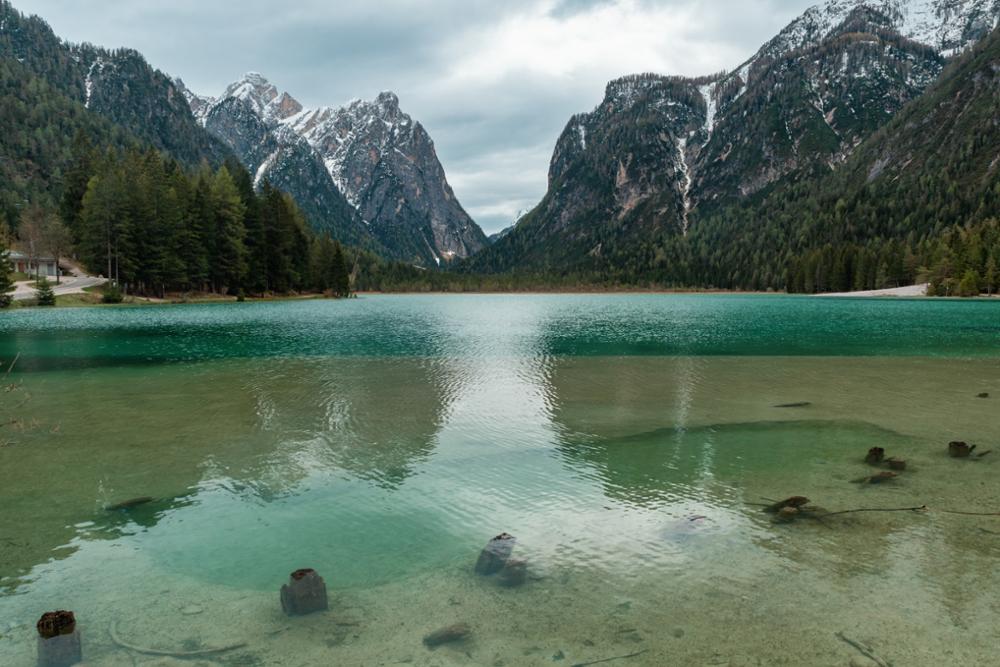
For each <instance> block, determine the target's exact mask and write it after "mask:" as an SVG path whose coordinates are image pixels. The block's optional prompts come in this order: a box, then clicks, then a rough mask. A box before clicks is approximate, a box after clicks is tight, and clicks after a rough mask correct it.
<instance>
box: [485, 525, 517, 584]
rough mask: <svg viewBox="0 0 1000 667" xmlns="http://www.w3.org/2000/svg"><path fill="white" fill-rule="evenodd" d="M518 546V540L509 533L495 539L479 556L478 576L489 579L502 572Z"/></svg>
mask: <svg viewBox="0 0 1000 667" xmlns="http://www.w3.org/2000/svg"><path fill="white" fill-rule="evenodd" d="M516 544H517V538H515V537H514V536H513V535H508V534H507V533H503V534H502V535H497V536H496V537H494V538H493V539H492V540H490V542H489V544H487V545H486V548H485V549H483V550H482V552H480V554H479V560H478V561H476V574H481V575H483V576H486V577H488V576H490V575H494V574H496V573H497V572H499V571H501V570H502V569H503V568H504V566H505V565H506V564H507V561H508V560H509V559H510V555H511V554H512V553H514V545H516Z"/></svg>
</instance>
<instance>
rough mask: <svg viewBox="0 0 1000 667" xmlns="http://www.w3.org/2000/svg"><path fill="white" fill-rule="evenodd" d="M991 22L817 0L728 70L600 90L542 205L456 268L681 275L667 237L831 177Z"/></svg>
mask: <svg viewBox="0 0 1000 667" xmlns="http://www.w3.org/2000/svg"><path fill="white" fill-rule="evenodd" d="M998 17H1000V2H998V1H997V0H910V1H907V0H883V1H881V2H870V1H865V0H830V1H829V2H827V3H825V4H822V5H818V6H816V7H814V8H812V9H810V10H808V11H806V12H805V13H804V14H803V15H802V16H801V17H799V18H798V19H796V20H795V21H793V22H792V23H791V24H790V25H789V26H788V27H786V28H785V29H784V30H782V31H781V32H780V33H779V34H778V35H777V36H776V37H775V38H774V39H772V40H770V41H769V42H768V43H767V44H765V45H764V46H763V47H762V48H761V49H760V50H759V51H758V52H757V53H756V54H755V55H754V56H753V57H752V58H750V59H749V60H748V61H746V62H744V63H742V64H741V65H739V66H738V67H737V68H736V69H734V70H733V71H732V72H727V73H721V74H713V75H709V76H705V77H701V78H685V77H678V76H662V75H658V74H642V75H633V76H628V77H623V78H621V79H618V80H616V81H612V82H611V83H610V84H608V87H607V90H606V92H605V97H604V100H603V102H601V104H600V105H598V107H597V108H596V109H594V111H592V112H590V113H585V114H579V115H577V116H574V117H573V118H572V119H570V121H569V123H568V124H567V125H566V128H565V130H564V131H563V133H562V136H561V137H560V138H559V141H558V142H557V145H556V148H555V152H554V155H553V158H552V161H551V165H550V170H549V188H548V192H547V194H546V195H545V197H544V199H543V200H542V202H541V203H540V204H539V205H538V206H537V207H536V208H535V209H534V210H533V211H531V212H530V213H529V214H528V215H526V216H525V217H523V218H522V219H521V220H520V221H519V222H518V224H517V225H516V226H515V228H514V229H513V230H511V231H510V232H509V233H507V234H506V235H505V236H504V237H503V238H501V239H498V240H497V242H496V243H495V244H494V245H493V246H492V247H491V248H489V249H488V250H487V251H485V252H483V253H481V254H480V255H478V256H476V257H475V258H473V260H472V261H471V262H469V263H468V265H467V269H468V270H470V271H478V272H508V271H526V272H560V273H572V272H577V273H586V272H598V273H607V272H617V273H619V274H628V275H632V276H635V275H639V274H643V273H648V274H658V275H660V276H671V275H673V276H679V275H680V273H679V272H677V273H673V274H671V272H670V271H669V270H668V271H663V267H662V266H657V265H662V263H663V262H664V261H667V259H668V258H667V257H666V254H669V253H666V251H665V248H668V247H674V248H677V246H678V245H679V243H678V241H677V238H685V237H686V236H687V235H689V234H691V235H695V236H696V231H697V228H698V226H699V224H701V221H702V220H704V219H706V218H708V217H711V216H717V215H719V214H720V212H721V211H723V210H725V209H726V208H727V207H731V206H734V205H738V204H739V203H741V202H746V201H749V200H751V199H753V198H754V197H755V196H756V195H758V194H759V193H762V192H765V191H768V190H771V189H774V188H776V187H779V186H780V185H781V184H782V183H787V182H792V181H795V180H797V179H800V178H803V177H804V176H805V175H806V174H809V175H816V174H818V175H820V176H821V175H822V174H824V173H826V172H830V171H833V170H837V169H839V168H840V166H841V165H843V164H844V163H845V162H846V161H847V160H848V158H849V157H850V156H851V155H852V154H853V153H854V152H855V151H856V150H858V148H859V147H860V146H862V145H863V144H864V142H865V140H866V139H868V138H869V137H871V136H872V134H873V133H875V132H876V131H877V130H879V129H880V128H883V127H884V126H886V124H887V123H889V121H890V120H891V119H892V118H893V117H894V116H896V115H897V114H898V113H899V112H900V111H901V110H902V109H903V108H904V107H906V105H907V104H909V103H911V102H913V101H914V100H916V99H918V98H919V97H921V95H922V94H923V93H924V92H925V91H926V90H927V89H928V88H929V87H930V86H931V85H932V84H933V83H934V82H935V81H937V80H938V79H939V77H940V76H941V75H942V72H943V71H944V69H945V67H946V65H947V63H948V61H949V59H950V58H952V59H953V58H956V57H957V56H959V55H960V54H963V53H965V52H966V51H968V50H969V48H970V47H971V46H972V45H974V44H976V43H977V42H978V41H979V40H981V39H982V38H984V37H985V36H987V35H989V34H990V32H991V31H993V30H994V29H995V27H996V25H997V19H998ZM729 224H730V226H731V227H732V228H733V231H734V232H736V231H738V228H739V224H740V222H739V221H738V220H730V222H729ZM715 231H716V232H719V230H718V229H716V230H715ZM719 233H721V232H719ZM714 241H716V242H722V243H725V242H726V239H725V238H722V239H719V238H718V237H716V238H715V239H714ZM773 241H774V242H775V243H776V244H782V243H785V242H786V241H785V240H783V239H773ZM692 250H694V249H693V248H691V247H687V248H684V249H682V250H680V251H679V252H681V253H682V254H685V255H686V257H684V258H678V257H672V258H669V259H670V261H673V262H675V263H678V264H679V263H680V260H682V259H683V260H684V261H696V258H695V260H692V259H691V257H690V252H691V251H692ZM687 275H688V276H689V277H690V276H691V274H690V272H687ZM677 279H678V280H680V279H681V278H679V277H678V278H677ZM698 279H699V280H702V279H704V277H699V278H698Z"/></svg>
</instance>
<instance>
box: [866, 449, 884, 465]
mask: <svg viewBox="0 0 1000 667" xmlns="http://www.w3.org/2000/svg"><path fill="white" fill-rule="evenodd" d="M882 461H885V449H884V448H882V447H872V448H871V449H869V450H868V456H866V457H865V463H867V464H868V465H878V464H879V463H882Z"/></svg>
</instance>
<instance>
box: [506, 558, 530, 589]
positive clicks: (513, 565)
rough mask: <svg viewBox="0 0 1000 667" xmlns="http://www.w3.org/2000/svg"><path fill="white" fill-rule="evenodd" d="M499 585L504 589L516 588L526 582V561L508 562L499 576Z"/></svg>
mask: <svg viewBox="0 0 1000 667" xmlns="http://www.w3.org/2000/svg"><path fill="white" fill-rule="evenodd" d="M499 580H500V585H501V586H503V587H505V588H517V587H518V586H523V585H524V584H525V583H526V582H527V581H528V561H526V560H508V561H507V564H506V565H505V566H504V568H503V569H502V570H500V575H499Z"/></svg>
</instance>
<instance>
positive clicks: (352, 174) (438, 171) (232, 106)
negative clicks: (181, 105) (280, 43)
mask: <svg viewBox="0 0 1000 667" xmlns="http://www.w3.org/2000/svg"><path fill="white" fill-rule="evenodd" d="M185 94H186V95H187V98H188V100H189V101H190V102H191V106H192V109H193V110H195V113H196V115H198V116H199V117H200V119H201V120H202V123H203V124H204V125H205V127H207V128H208V129H209V131H211V132H213V133H214V134H215V135H216V136H218V137H219V138H221V139H222V140H223V141H225V142H226V143H227V144H228V145H229V146H230V148H231V149H233V150H234V151H235V152H236V153H237V154H238V155H240V156H241V158H242V159H243V161H244V163H245V164H246V165H247V167H248V168H250V169H251V171H252V172H253V173H254V174H255V182H256V183H258V184H259V183H262V182H263V181H264V180H265V179H268V180H270V181H271V182H272V183H275V184H278V185H282V184H284V185H285V186H286V187H287V189H288V190H289V191H291V192H293V194H295V195H297V199H301V200H305V201H314V200H315V199H316V195H315V193H316V192H319V191H320V190H321V189H322V188H321V185H322V184H321V183H319V180H320V179H319V178H317V177H316V176H315V175H314V174H313V171H312V169H313V166H315V167H316V168H318V169H320V170H325V172H326V173H325V174H324V175H323V180H324V181H325V183H326V186H327V187H328V188H329V189H330V190H334V191H336V193H337V196H338V197H341V198H342V199H346V201H347V203H349V204H350V206H352V207H353V208H354V212H355V214H356V215H357V216H359V217H360V219H361V220H362V221H363V222H364V223H366V224H367V225H368V226H369V229H370V230H371V232H372V233H374V234H375V235H376V237H377V238H378V239H379V240H382V241H383V242H384V243H385V245H386V247H387V248H388V249H389V250H390V252H391V253H393V254H394V255H395V256H396V257H397V258H399V259H406V260H407V261H414V262H418V263H423V264H424V265H428V266H429V265H431V264H435V265H436V264H440V262H441V261H442V258H444V259H450V258H454V257H468V256H469V255H471V254H473V253H475V252H476V251H478V250H479V249H480V248H482V247H483V246H485V244H486V236H485V235H484V234H483V232H482V230H481V229H480V228H479V227H478V226H477V225H476V224H475V222H473V221H472V219H471V218H469V216H468V214H467V213H466V212H465V211H464V210H463V209H462V206H461V204H459V202H458V200H457V199H456V197H455V193H454V192H453V191H452V189H451V186H449V185H448V181H447V178H446V177H445V173H444V169H443V168H442V166H441V163H440V161H439V160H438V157H437V154H436V152H435V150H434V142H433V141H431V138H430V136H428V134H427V132H426V131H425V130H424V128H423V127H421V125H420V124H419V123H417V122H415V121H414V120H413V119H412V118H411V117H410V116H409V115H408V114H406V113H405V112H404V111H403V110H402V109H401V108H400V103H399V97H398V96H397V95H396V94H395V93H393V92H389V91H385V92H382V93H379V94H378V95H377V96H376V97H375V99H374V100H370V101H368V100H353V101H351V102H349V103H348V104H347V105H346V106H343V107H319V108H316V109H303V108H302V105H301V104H299V103H298V102H297V101H296V100H295V99H294V98H293V97H291V96H290V95H289V94H288V93H282V92H281V91H279V89H278V87H277V86H275V85H273V84H272V83H271V82H270V81H268V80H267V78H265V77H264V76H263V75H261V74H259V73H257V72H250V73H248V74H246V75H244V76H243V77H241V78H240V79H239V80H237V81H235V82H233V83H232V84H230V85H229V86H228V87H227V88H226V90H225V92H224V93H223V94H222V96H220V97H219V98H218V99H216V100H206V98H198V97H197V96H194V95H190V94H188V93H185ZM307 153H308V155H309V156H311V157H310V158H309V159H308V160H307V159H306V154H307ZM293 158H294V159H293ZM307 162H308V163H309V164H308V165H306V163H307ZM292 165H298V167H296V168H298V169H304V168H306V166H308V169H309V173H310V177H309V178H308V179H303V178H301V177H300V178H299V181H302V180H308V181H310V182H311V183H312V184H313V187H311V188H309V191H308V192H305V191H301V192H298V191H297V190H304V189H303V188H301V187H298V186H297V185H296V182H295V180H294V179H293V176H292V174H291V171H292V169H291V167H292ZM303 165H305V166H303Z"/></svg>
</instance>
